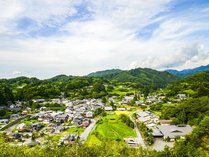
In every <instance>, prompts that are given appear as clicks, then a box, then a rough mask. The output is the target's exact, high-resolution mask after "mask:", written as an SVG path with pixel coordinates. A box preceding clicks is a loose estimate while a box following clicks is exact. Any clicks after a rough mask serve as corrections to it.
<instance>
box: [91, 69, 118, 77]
mask: <svg viewBox="0 0 209 157" xmlns="http://www.w3.org/2000/svg"><path fill="white" fill-rule="evenodd" d="M121 71H122V70H120V69H110V70H103V71H97V72H93V73H90V74H88V76H92V77H103V76H105V75H112V74H118V73H120V72H121Z"/></svg>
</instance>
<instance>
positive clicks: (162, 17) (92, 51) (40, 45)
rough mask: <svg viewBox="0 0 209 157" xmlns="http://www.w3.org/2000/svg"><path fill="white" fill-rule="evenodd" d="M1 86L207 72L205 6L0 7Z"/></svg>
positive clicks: (104, 0)
mask: <svg viewBox="0 0 209 157" xmlns="http://www.w3.org/2000/svg"><path fill="white" fill-rule="evenodd" d="M0 10H1V14H0V78H12V77H18V76H28V77H38V78H42V79H44V78H50V77H53V76H55V75H58V74H66V75H86V74H88V73H91V72H95V71H100V70H106V69H113V68H114V69H116V68H119V69H124V70H128V69H133V68H137V67H147V68H153V69H157V70H165V69H178V70H181V69H187V68H194V67H197V66H201V65H207V64H209V0H146V1H145V0H0Z"/></svg>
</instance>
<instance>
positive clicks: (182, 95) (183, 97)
mask: <svg viewBox="0 0 209 157" xmlns="http://www.w3.org/2000/svg"><path fill="white" fill-rule="evenodd" d="M177 97H178V98H179V99H186V98H187V96H186V94H178V95H177Z"/></svg>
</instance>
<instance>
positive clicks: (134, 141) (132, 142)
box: [124, 138, 139, 148]
mask: <svg viewBox="0 0 209 157" xmlns="http://www.w3.org/2000/svg"><path fill="white" fill-rule="evenodd" d="M124 141H125V142H126V144H127V145H128V146H129V147H134V148H135V147H138V144H139V143H138V141H137V139H136V138H125V139H124Z"/></svg>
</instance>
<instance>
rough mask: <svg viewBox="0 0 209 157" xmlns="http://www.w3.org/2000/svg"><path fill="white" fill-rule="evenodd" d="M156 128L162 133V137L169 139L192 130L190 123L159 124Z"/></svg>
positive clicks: (181, 135)
mask: <svg viewBox="0 0 209 157" xmlns="http://www.w3.org/2000/svg"><path fill="white" fill-rule="evenodd" d="M157 127H158V129H159V130H160V131H161V133H162V134H163V138H164V139H165V140H166V139H170V140H171V141H173V140H175V139H176V138H178V137H183V136H185V135H187V134H189V133H191V132H192V127H191V126H190V125H183V126H177V125H159V126H157Z"/></svg>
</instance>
